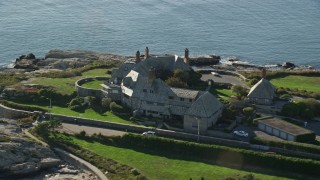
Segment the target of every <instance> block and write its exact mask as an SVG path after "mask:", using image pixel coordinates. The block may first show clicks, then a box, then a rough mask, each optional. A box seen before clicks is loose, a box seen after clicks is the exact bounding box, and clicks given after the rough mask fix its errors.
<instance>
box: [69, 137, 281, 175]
mask: <svg viewBox="0 0 320 180" xmlns="http://www.w3.org/2000/svg"><path fill="white" fill-rule="evenodd" d="M72 140H73V142H74V143H76V144H78V145H80V146H81V147H83V148H86V149H88V150H90V151H92V152H94V153H96V154H98V155H101V156H103V157H107V158H111V159H114V160H116V161H118V162H120V163H122V164H126V165H129V166H131V167H134V168H137V169H138V170H139V171H140V172H142V174H144V175H145V176H147V177H148V178H149V179H154V180H156V179H161V180H162V179H190V178H192V179H200V178H201V177H204V179H221V178H223V177H226V176H232V175H237V174H242V175H244V174H249V173H251V174H254V175H255V177H256V178H260V179H285V178H281V177H276V176H271V175H265V174H257V173H252V172H248V171H242V170H237V169H231V168H226V167H222V166H218V165H211V164H206V163H203V162H196V161H187V160H181V159H178V158H168V157H163V156H159V155H153V154H145V153H142V152H139V151H134V150H131V149H124V148H119V147H114V146H109V145H104V144H100V143H97V142H93V141H90V142H88V141H85V140H80V139H77V138H75V137H73V138H72Z"/></svg>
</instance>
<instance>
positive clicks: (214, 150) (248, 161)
mask: <svg viewBox="0 0 320 180" xmlns="http://www.w3.org/2000/svg"><path fill="white" fill-rule="evenodd" d="M49 141H51V142H55V143H57V144H60V145H63V146H64V147H74V149H73V150H71V151H72V152H75V151H76V152H82V151H90V152H91V153H94V154H96V155H97V156H101V157H103V158H110V159H113V160H115V161H118V162H119V163H121V164H126V165H129V166H131V167H134V168H136V169H137V170H138V171H139V172H141V173H142V174H143V175H145V176H146V177H147V178H150V179H176V178H178V177H179V178H181V179H189V178H201V177H203V178H204V179H210V178H213V177H214V179H221V178H224V177H229V176H232V175H236V174H241V175H245V174H248V173H249V172H247V171H246V170H245V169H246V168H247V167H250V166H252V165H254V166H255V167H256V168H255V171H257V172H260V173H256V172H255V173H253V172H250V174H252V175H253V176H254V177H257V178H261V179H274V178H277V179H285V178H281V176H286V177H295V178H299V177H300V178H302V177H303V178H305V179H308V177H310V176H311V175H312V174H313V175H315V176H317V173H318V172H316V170H315V167H318V166H320V163H319V162H318V161H314V160H306V159H300V158H293V157H285V156H280V155H274V154H265V153H261V152H254V151H250V150H243V149H237V148H228V147H224V146H216V145H205V144H198V143H191V142H185V141H177V140H172V139H167V138H159V137H145V136H140V135H133V134H128V135H124V136H122V137H105V136H102V135H96V134H94V135H92V136H91V137H88V136H85V134H84V135H82V136H80V135H79V136H71V135H67V134H55V135H51V136H50V137H49ZM82 149H83V150H82ZM68 150H70V149H68ZM228 157H229V158H228ZM90 160H91V161H90ZM88 161H90V162H91V163H93V164H101V162H102V160H101V159H100V160H93V159H92V158H90V159H88ZM231 162H232V163H231ZM217 164H219V165H217ZM221 165H222V166H226V167H222V166H221ZM102 167H104V168H106V167H107V166H102ZM272 169H273V170H272ZM103 170H105V169H103ZM289 171H294V172H296V173H289ZM263 172H268V174H273V176H272V175H266V174H261V173H263ZM298 174H305V175H298ZM274 175H276V176H274Z"/></svg>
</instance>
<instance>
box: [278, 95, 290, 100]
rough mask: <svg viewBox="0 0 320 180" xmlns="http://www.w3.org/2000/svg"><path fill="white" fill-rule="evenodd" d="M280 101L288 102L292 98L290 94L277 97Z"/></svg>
mask: <svg viewBox="0 0 320 180" xmlns="http://www.w3.org/2000/svg"><path fill="white" fill-rule="evenodd" d="M279 98H280V99H284V100H290V99H291V98H292V96H291V95H290V94H282V95H280V97H279Z"/></svg>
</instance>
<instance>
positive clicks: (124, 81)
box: [103, 48, 223, 132]
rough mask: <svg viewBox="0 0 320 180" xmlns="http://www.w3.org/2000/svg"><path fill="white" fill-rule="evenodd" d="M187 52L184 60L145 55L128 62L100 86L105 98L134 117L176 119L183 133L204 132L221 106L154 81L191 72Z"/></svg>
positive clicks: (206, 96)
mask: <svg viewBox="0 0 320 180" xmlns="http://www.w3.org/2000/svg"><path fill="white" fill-rule="evenodd" d="M189 62H190V61H189V50H188V49H186V50H185V56H184V58H183V59H182V58H180V57H178V56H173V55H164V56H150V54H149V49H148V48H146V49H145V55H144V56H143V57H142V56H140V52H139V51H137V53H136V57H135V58H132V59H128V60H127V61H126V62H125V63H123V64H122V65H121V66H120V67H119V68H118V69H114V70H113V71H112V77H111V79H110V81H108V82H106V83H105V84H103V92H104V94H105V96H107V97H110V98H112V99H114V100H119V101H121V102H122V104H123V105H126V106H128V107H129V108H131V109H132V111H133V112H134V113H138V114H142V115H144V116H152V117H157V118H162V119H169V118H180V119H182V120H183V127H184V130H186V131H191V132H196V131H197V130H198V125H199V129H200V131H201V132H204V131H206V130H207V129H208V128H209V127H211V126H212V125H214V124H215V123H216V122H217V120H218V118H219V117H220V116H221V111H222V107H223V105H222V103H220V102H219V101H218V100H217V99H216V97H214V96H213V95H212V94H211V93H209V92H207V91H195V90H189V89H181V88H173V87H170V86H169V85H167V84H166V83H165V82H164V81H163V80H161V79H160V78H158V77H159V76H160V75H161V73H167V72H173V71H174V70H176V69H181V70H182V71H185V72H186V71H192V68H191V67H190V66H189Z"/></svg>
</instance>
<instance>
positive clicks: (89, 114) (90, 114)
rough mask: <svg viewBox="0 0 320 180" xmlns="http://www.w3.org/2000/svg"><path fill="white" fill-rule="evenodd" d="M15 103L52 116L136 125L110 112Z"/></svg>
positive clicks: (127, 118) (126, 118) (124, 117)
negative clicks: (45, 111) (38, 108)
mask: <svg viewBox="0 0 320 180" xmlns="http://www.w3.org/2000/svg"><path fill="white" fill-rule="evenodd" d="M15 103H18V104H22V105H28V106H33V107H40V108H44V109H47V110H48V111H49V112H50V111H51V112H52V113H54V114H60V115H66V116H74V117H80V118H88V119H95V120H101V121H108V122H116V123H123V124H130V125H137V124H135V123H133V122H131V121H128V120H129V117H128V116H117V115H115V114H113V113H111V112H110V111H107V112H104V113H103V114H100V112H96V111H95V110H93V109H91V108H90V109H86V110H85V111H84V112H81V113H79V112H76V111H72V110H71V109H69V108H67V107H60V106H55V105H54V104H53V105H52V108H49V107H48V106H49V104H46V105H43V104H41V105H39V104H34V103H21V102H17V101H15Z"/></svg>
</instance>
